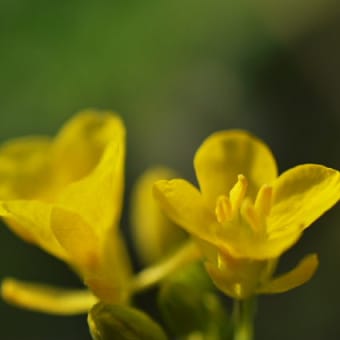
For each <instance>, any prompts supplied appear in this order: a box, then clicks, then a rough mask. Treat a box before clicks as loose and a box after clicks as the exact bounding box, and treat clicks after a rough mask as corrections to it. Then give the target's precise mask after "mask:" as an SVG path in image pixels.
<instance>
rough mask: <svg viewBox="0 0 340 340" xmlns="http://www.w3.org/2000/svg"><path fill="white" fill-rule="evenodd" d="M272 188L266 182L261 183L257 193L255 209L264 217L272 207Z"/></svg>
mask: <svg viewBox="0 0 340 340" xmlns="http://www.w3.org/2000/svg"><path fill="white" fill-rule="evenodd" d="M272 197H273V188H272V187H271V186H269V185H267V184H265V185H263V186H262V187H261V188H260V190H259V192H258V193H257V196H256V200H255V210H256V211H257V213H258V214H259V215H260V216H261V217H262V218H264V217H265V216H268V215H269V213H270V210H271V208H272Z"/></svg>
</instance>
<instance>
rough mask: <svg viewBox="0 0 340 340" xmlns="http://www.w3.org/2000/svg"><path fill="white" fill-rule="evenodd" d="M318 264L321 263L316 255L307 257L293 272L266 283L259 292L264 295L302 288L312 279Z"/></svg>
mask: <svg viewBox="0 0 340 340" xmlns="http://www.w3.org/2000/svg"><path fill="white" fill-rule="evenodd" d="M318 264H319V261H318V257H317V255H316V254H310V255H307V256H305V257H304V258H303V259H302V260H301V261H300V263H298V265H297V266H296V267H295V268H294V269H293V270H291V271H289V272H288V273H285V274H283V275H281V276H279V277H276V278H274V279H272V280H270V281H269V282H267V283H265V284H264V285H262V286H261V287H260V288H259V289H258V291H257V292H258V293H264V294H276V293H284V292H286V291H288V290H291V289H293V288H296V287H298V286H301V285H303V284H304V283H306V282H307V281H309V280H310V279H311V278H312V276H313V275H314V273H315V271H316V269H317V267H318Z"/></svg>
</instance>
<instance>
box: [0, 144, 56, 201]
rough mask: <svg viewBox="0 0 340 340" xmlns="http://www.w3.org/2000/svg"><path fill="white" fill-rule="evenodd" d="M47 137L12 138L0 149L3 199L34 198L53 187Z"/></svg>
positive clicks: (1, 197)
mask: <svg viewBox="0 0 340 340" xmlns="http://www.w3.org/2000/svg"><path fill="white" fill-rule="evenodd" d="M50 147H51V140H50V139H49V138H48V137H25V138H18V139H13V140H11V141H8V142H6V143H5V144H3V145H2V146H1V147H0V200H9V199H28V198H34V197H37V196H39V195H41V194H42V192H43V191H45V186H46V185H49V184H50V179H51V177H50V174H51V168H50V165H49V159H48V154H49V150H50Z"/></svg>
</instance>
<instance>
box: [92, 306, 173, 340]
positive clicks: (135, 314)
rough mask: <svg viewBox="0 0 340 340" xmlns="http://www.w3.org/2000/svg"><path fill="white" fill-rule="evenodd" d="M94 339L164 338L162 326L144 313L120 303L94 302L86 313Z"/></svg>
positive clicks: (135, 339) (137, 339) (133, 339)
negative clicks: (87, 313)
mask: <svg viewBox="0 0 340 340" xmlns="http://www.w3.org/2000/svg"><path fill="white" fill-rule="evenodd" d="M88 324H89V327H90V332H91V335H92V338H93V339H94V340H114V339H120V340H166V339H167V336H166V335H165V333H164V331H163V330H162V328H161V327H160V326H159V325H158V324H157V323H156V322H155V321H153V320H152V319H151V318H150V317H149V316H147V315H146V314H145V313H143V312H141V311H139V310H137V309H135V308H132V307H129V306H122V305H107V304H104V303H102V302H100V303H98V304H96V305H95V306H94V307H93V308H92V309H91V311H90V312H89V315H88Z"/></svg>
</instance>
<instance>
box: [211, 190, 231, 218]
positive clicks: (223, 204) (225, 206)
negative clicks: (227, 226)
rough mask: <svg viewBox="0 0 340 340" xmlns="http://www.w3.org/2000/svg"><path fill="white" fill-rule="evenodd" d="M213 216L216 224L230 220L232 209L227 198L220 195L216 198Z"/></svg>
mask: <svg viewBox="0 0 340 340" xmlns="http://www.w3.org/2000/svg"><path fill="white" fill-rule="evenodd" d="M215 214H216V218H217V221H218V223H224V222H226V221H229V220H231V218H232V207H231V203H230V200H229V198H228V197H227V196H225V195H221V196H219V197H218V198H217V201H216V208H215Z"/></svg>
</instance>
